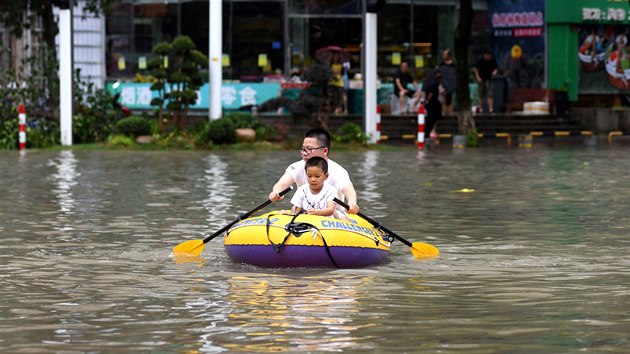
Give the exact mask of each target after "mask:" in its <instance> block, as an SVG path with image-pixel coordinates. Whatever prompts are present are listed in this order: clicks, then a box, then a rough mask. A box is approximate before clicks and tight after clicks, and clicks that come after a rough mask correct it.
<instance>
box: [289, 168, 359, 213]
mask: <svg viewBox="0 0 630 354" xmlns="http://www.w3.org/2000/svg"><path fill="white" fill-rule="evenodd" d="M305 166H306V161H304V160H300V161H297V162H294V163H292V164H291V165H289V167H287V170H286V171H287V172H288V173H289V174H290V175H291V176H292V177H293V181H295V184H297V186H298V188H299V187H301V186H303V185H306V186H307V187H308V183H307V181H306V170H305V169H304V168H305ZM350 183H352V182H350V175H348V171H346V169H345V168H343V167H341V165H340V164H338V163H336V162H335V161H333V160H331V159H328V179H327V180H326V183H325V184H329V185H330V186H332V187H333V188H335V189H336V190H337V195H336V197H337V198H339V200H341V201H345V199H346V198H345V196H344V194H343V187H345V186H346V185H348V184H350ZM295 194H298V193H297V192H296V193H295ZM335 204H336V203H335ZM335 210H336V211H337V214H336V217H343V216H345V215H346V209H345V208H344V207H342V206H341V205H335Z"/></svg>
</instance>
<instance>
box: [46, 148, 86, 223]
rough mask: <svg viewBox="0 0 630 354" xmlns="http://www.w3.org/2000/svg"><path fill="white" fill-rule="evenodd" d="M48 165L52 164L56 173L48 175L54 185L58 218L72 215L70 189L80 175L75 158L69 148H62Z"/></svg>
mask: <svg viewBox="0 0 630 354" xmlns="http://www.w3.org/2000/svg"><path fill="white" fill-rule="evenodd" d="M49 166H54V167H55V168H56V170H57V172H56V173H53V174H51V175H50V179H51V180H52V181H53V183H54V185H55V188H54V189H53V190H52V192H53V193H54V194H56V197H57V203H58V205H59V215H60V218H63V217H64V216H67V215H72V214H74V208H75V198H74V194H73V190H72V189H73V187H74V186H76V185H77V178H78V177H79V176H80V174H79V173H77V159H76V158H75V157H74V153H73V152H72V151H71V150H63V151H61V152H60V153H59V157H58V158H56V159H53V160H51V161H50V162H49ZM70 228H71V227H70Z"/></svg>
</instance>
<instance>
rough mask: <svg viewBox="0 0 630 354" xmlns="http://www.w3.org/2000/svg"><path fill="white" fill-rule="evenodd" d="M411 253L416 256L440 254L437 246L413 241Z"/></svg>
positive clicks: (427, 256) (426, 256)
mask: <svg viewBox="0 0 630 354" xmlns="http://www.w3.org/2000/svg"><path fill="white" fill-rule="evenodd" d="M411 253H412V254H413V256H414V257H416V258H432V257H437V256H438V255H439V254H440V250H439V249H437V247H435V246H433V245H430V244H428V243H424V242H414V243H413V245H412V246H411Z"/></svg>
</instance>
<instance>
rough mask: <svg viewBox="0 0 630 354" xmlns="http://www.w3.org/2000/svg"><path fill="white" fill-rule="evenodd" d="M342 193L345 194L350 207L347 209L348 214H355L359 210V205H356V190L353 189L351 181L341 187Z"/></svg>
mask: <svg viewBox="0 0 630 354" xmlns="http://www.w3.org/2000/svg"><path fill="white" fill-rule="evenodd" d="M341 191H342V192H343V194H344V195H345V196H346V201H347V203H348V206H349V207H350V209H348V211H349V212H350V214H356V213H358V212H359V206H358V205H357V192H356V191H355V190H354V186H353V185H352V183H348V184H346V185H345V186H343V188H342V189H341Z"/></svg>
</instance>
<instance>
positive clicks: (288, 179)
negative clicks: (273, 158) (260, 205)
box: [269, 172, 294, 202]
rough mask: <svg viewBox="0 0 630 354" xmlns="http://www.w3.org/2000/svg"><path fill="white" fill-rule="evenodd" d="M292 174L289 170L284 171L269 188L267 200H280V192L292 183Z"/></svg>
mask: <svg viewBox="0 0 630 354" xmlns="http://www.w3.org/2000/svg"><path fill="white" fill-rule="evenodd" d="M293 182H294V181H293V176H291V174H290V173H289V172H285V173H284V174H283V175H282V177H280V179H279V180H278V182H276V184H274V185H273V188H272V189H271V193H269V200H271V201H272V202H275V201H277V200H281V199H283V198H284V197H281V196H280V192H282V191H283V190H285V189H287V188H288V187H289V186H291V185H293Z"/></svg>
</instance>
